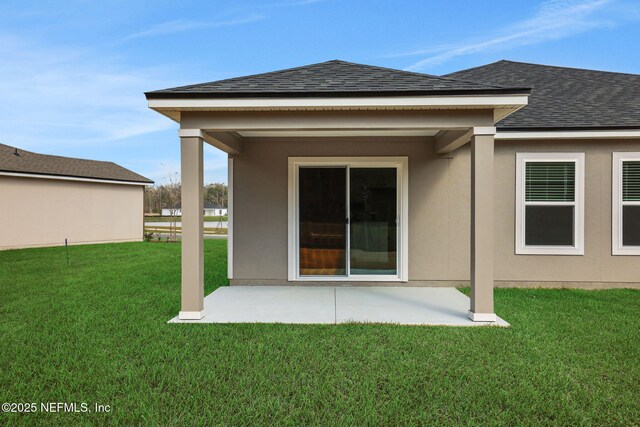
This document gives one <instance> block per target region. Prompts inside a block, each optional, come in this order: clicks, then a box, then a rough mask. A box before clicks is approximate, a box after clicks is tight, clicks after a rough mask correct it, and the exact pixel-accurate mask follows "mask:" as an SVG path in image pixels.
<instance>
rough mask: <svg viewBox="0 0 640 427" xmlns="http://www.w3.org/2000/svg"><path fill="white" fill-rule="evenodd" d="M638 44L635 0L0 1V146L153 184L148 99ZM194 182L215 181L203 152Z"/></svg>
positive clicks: (562, 56) (159, 173)
mask: <svg viewBox="0 0 640 427" xmlns="http://www.w3.org/2000/svg"><path fill="white" fill-rule="evenodd" d="M639 41H640V2H639V1H637V0H552V1H539V2H535V1H524V0H522V1H520V0H500V1H498V0H475V1H473V0H467V1H463V0H459V1H453V0H440V1H436V0H429V1H428V0H416V1H402V0H393V1H391V0H390V1H356V0H264V1H237V2H230V1H202V2H196V1H188V0H181V1H175V0H171V1H135V0H126V1H120V0H116V1H109V2H106V1H75V0H69V1H59V2H54V1H46V0H39V1H26V0H3V1H2V8H1V10H0V58H2V60H1V61H0V142H1V143H4V144H8V145H12V146H18V147H21V148H24V149H27V150H31V151H37V152H43V153H48V154H57V155H63V156H72V157H83V158H90V159H97V160H110V161H114V162H117V163H119V164H121V165H123V166H125V167H127V168H130V169H132V170H134V171H136V172H138V173H141V174H143V175H145V176H148V177H150V178H151V179H154V180H156V181H158V182H162V181H163V180H164V179H165V177H166V176H168V175H169V174H172V173H175V172H177V171H178V170H179V159H180V158H179V139H178V136H177V125H176V124H175V123H174V122H172V121H170V120H169V119H167V118H165V117H163V116H160V115H159V114H157V113H155V112H153V111H151V110H149V109H148V108H147V107H146V100H145V98H144V95H143V92H144V91H147V90H154V89H162V88H165V87H171V86H178V85H184V84H192V83H199V82H205V81H212V80H218V79H223V78H228V77H235V76H240V75H246V74H253V73H259V72H265V71H272V70H277V69H282V68H288V67H294V66H298V65H305V64H310V63H316V62H322V61H326V60H330V59H343V60H347V61H352V62H361V63H365V64H373V65H381V66H386V67H392V68H399V69H406V70H412V71H419V72H424V73H429V74H444V73H447V72H451V71H455V70H459V69H463V68H468V67H473V66H477V65H481V64H486V63H489V62H493V61H496V60H499V59H511V60H516V61H525V62H534V63H543V64H552V65H562V66H571V67H581V68H592V69H600V70H610V71H620V72H628V73H640V55H639V54H638V42H639ZM205 180H206V181H207V182H226V156H225V155H224V154H223V153H221V152H219V151H217V150H216V149H214V148H213V147H206V148H205Z"/></svg>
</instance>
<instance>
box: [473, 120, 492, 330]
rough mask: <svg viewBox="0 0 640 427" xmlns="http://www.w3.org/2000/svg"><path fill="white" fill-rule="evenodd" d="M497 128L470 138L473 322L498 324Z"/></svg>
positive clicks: (476, 133) (480, 130) (479, 129)
mask: <svg viewBox="0 0 640 427" xmlns="http://www.w3.org/2000/svg"><path fill="white" fill-rule="evenodd" d="M495 133H496V130H495V127H487V128H474V129H473V136H472V137H471V308H470V310H469V318H470V319H471V320H473V321H474V322H495V321H496V315H495V313H494V311H493V251H494V249H493V223H494V217H493V204H494V200H493V187H494V183H493V151H494V150H493V146H494V135H495Z"/></svg>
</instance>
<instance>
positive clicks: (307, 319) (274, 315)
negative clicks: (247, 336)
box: [170, 286, 509, 327]
mask: <svg viewBox="0 0 640 427" xmlns="http://www.w3.org/2000/svg"><path fill="white" fill-rule="evenodd" d="M204 310H205V315H204V317H203V318H201V319H198V320H181V319H180V318H179V317H178V316H176V317H174V318H173V319H171V320H170V322H171V323H185V322H186V323H191V322H197V323H285V324H340V323H354V322H355V323H391V324H399V325H430V326H482V325H495V326H502V327H507V326H509V324H508V323H507V322H505V321H504V320H502V319H501V318H499V317H496V320H495V321H494V322H474V321H472V320H471V319H469V317H468V316H467V311H468V310H469V298H468V297H467V296H466V295H464V294H463V293H462V292H460V291H458V290H457V289H455V288H418V287H385V286H366V287H358V286H352V287H341V286H301V287H295V286H228V287H227V286H225V287H221V288H218V289H216V290H215V291H214V292H212V293H211V294H209V295H207V296H206V297H205V299H204Z"/></svg>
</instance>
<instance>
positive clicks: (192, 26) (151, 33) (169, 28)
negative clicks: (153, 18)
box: [123, 14, 265, 41]
mask: <svg viewBox="0 0 640 427" xmlns="http://www.w3.org/2000/svg"><path fill="white" fill-rule="evenodd" d="M264 18H265V17H264V16H262V15H257V14H254V15H249V16H246V17H244V18H238V19H230V20H227V21H216V22H196V21H183V20H177V21H170V22H164V23H162V24H155V25H153V26H151V28H149V29H148V30H144V31H140V32H137V33H133V34H130V35H128V36H127V37H125V38H124V39H123V41H128V40H132V39H139V38H144V37H155V36H164V35H168V34H176V33H183V32H186V31H194V30H201V29H205V28H219V27H232V26H235V25H242V24H249V23H251V22H255V21H259V20H262V19H264Z"/></svg>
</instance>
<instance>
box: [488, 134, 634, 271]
mask: <svg viewBox="0 0 640 427" xmlns="http://www.w3.org/2000/svg"><path fill="white" fill-rule="evenodd" d="M616 151H640V141H639V140H626V141H625V140H617V141H616V140H609V141H598V140H581V141H544V142H543V141H528V142H527V141H517V142H515V141H512V142H509V141H499V142H496V168H495V170H496V174H495V183H496V193H495V194H496V203H495V208H496V226H495V233H496V234H495V250H496V265H495V268H496V270H495V278H496V280H505V281H524V282H528V281H543V282H572V281H579V282H640V256H612V255H611V233H612V231H611V209H612V207H611V191H612V153H613V152H616ZM517 152H582V153H585V215H584V218H585V226H584V236H585V249H584V255H583V256H551V255H515V243H514V242H515V239H514V233H515V232H514V230H515V168H516V164H515V156H516V153H517Z"/></svg>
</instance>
